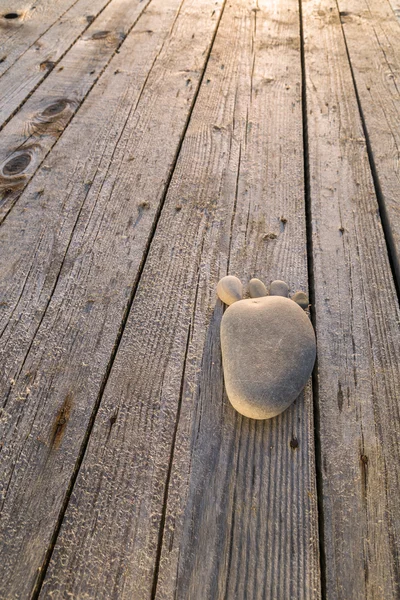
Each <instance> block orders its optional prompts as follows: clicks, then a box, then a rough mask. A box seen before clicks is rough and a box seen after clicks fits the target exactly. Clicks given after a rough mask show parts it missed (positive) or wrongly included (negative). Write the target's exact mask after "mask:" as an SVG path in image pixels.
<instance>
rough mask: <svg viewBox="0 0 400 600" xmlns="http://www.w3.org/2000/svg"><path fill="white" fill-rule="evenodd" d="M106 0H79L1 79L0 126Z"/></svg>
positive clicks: (55, 62)
mask: <svg viewBox="0 0 400 600" xmlns="http://www.w3.org/2000/svg"><path fill="white" fill-rule="evenodd" d="M108 2H109V0H80V1H79V2H76V3H75V4H73V6H72V7H71V8H70V9H69V10H68V11H67V12H66V13H65V14H64V15H63V18H62V19H59V20H58V21H56V22H55V23H54V25H53V26H52V27H50V29H48V30H47V31H46V32H45V33H44V34H43V35H42V36H41V37H40V40H38V41H37V42H36V43H35V44H34V45H33V46H31V47H30V48H29V49H28V50H27V51H26V52H24V53H23V54H22V55H21V56H20V57H19V59H18V60H16V61H15V62H14V64H13V65H12V66H11V67H10V68H9V69H8V70H7V71H6V72H5V73H3V76H2V77H1V78H0V128H1V127H2V126H3V125H4V123H5V122H6V121H7V120H8V119H9V118H10V116H12V115H13V114H14V113H15V112H16V111H17V110H18V108H19V107H20V106H21V104H22V103H23V102H24V100H25V99H26V98H27V97H28V96H29V95H30V94H31V93H32V91H33V90H34V89H35V88H36V87H37V86H38V85H39V84H40V82H41V81H42V80H43V79H44V78H45V77H46V76H47V75H48V73H49V71H51V70H52V69H54V67H55V66H56V65H57V63H58V61H59V60H60V58H61V57H62V56H63V55H64V54H65V52H67V50H68V49H69V48H70V47H71V46H72V45H73V43H74V42H75V41H76V40H77V39H78V37H79V36H80V35H81V34H82V33H83V32H84V31H85V29H87V28H88V27H89V25H90V23H91V22H92V21H93V20H94V19H95V18H96V17H97V15H98V13H99V12H100V11H101V10H102V9H103V8H104V7H105V6H106V4H107V3H108Z"/></svg>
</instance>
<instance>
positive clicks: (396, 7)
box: [389, 0, 400, 21]
mask: <svg viewBox="0 0 400 600" xmlns="http://www.w3.org/2000/svg"><path fill="white" fill-rule="evenodd" d="M389 2H390V6H391V7H392V10H393V12H394V14H395V16H396V18H397V19H398V20H399V21H400V0H389Z"/></svg>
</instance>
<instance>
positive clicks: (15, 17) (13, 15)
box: [3, 12, 19, 19]
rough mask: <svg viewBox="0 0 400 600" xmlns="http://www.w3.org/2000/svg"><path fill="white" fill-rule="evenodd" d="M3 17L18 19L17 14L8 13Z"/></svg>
mask: <svg viewBox="0 0 400 600" xmlns="http://www.w3.org/2000/svg"><path fill="white" fill-rule="evenodd" d="M3 17H4V18H5V19H18V17H19V14H18V13H16V12H10V13H7V14H6V15H3Z"/></svg>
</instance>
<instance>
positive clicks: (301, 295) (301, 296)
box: [292, 292, 309, 310]
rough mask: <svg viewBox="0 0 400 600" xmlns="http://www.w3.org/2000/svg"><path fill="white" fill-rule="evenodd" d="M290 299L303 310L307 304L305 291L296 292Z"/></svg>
mask: <svg viewBox="0 0 400 600" xmlns="http://www.w3.org/2000/svg"><path fill="white" fill-rule="evenodd" d="M292 300H293V301H294V302H296V304H298V305H299V306H301V308H302V309H303V310H306V309H307V308H308V305H309V300H308V296H307V294H306V293H305V292H296V293H295V294H293V296H292Z"/></svg>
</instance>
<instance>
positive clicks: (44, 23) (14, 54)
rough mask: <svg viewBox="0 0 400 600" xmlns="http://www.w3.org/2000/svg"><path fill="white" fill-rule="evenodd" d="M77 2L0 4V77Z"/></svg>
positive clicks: (23, 0) (44, 0) (19, 0)
mask: <svg viewBox="0 0 400 600" xmlns="http://www.w3.org/2000/svg"><path fill="white" fill-rule="evenodd" d="M76 2H77V0H37V1H36V0H28V1H26V0H12V1H11V0H3V1H2V3H1V9H0V10H1V16H0V77H1V75H2V74H3V73H5V72H6V71H7V69H9V68H10V66H11V65H12V64H14V62H15V61H16V60H17V59H18V58H19V57H20V56H21V55H22V54H23V53H24V52H26V51H27V50H28V48H30V47H31V46H32V45H33V44H34V43H35V42H37V41H38V40H40V37H41V36H42V35H43V34H44V33H46V31H47V30H48V29H49V28H50V27H51V26H52V25H53V24H54V23H55V22H56V21H58V20H60V19H61V18H62V17H63V15H64V14H65V13H66V12H67V11H68V9H69V8H71V6H73V5H74V4H75V3H76ZM39 43H40V42H39Z"/></svg>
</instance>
